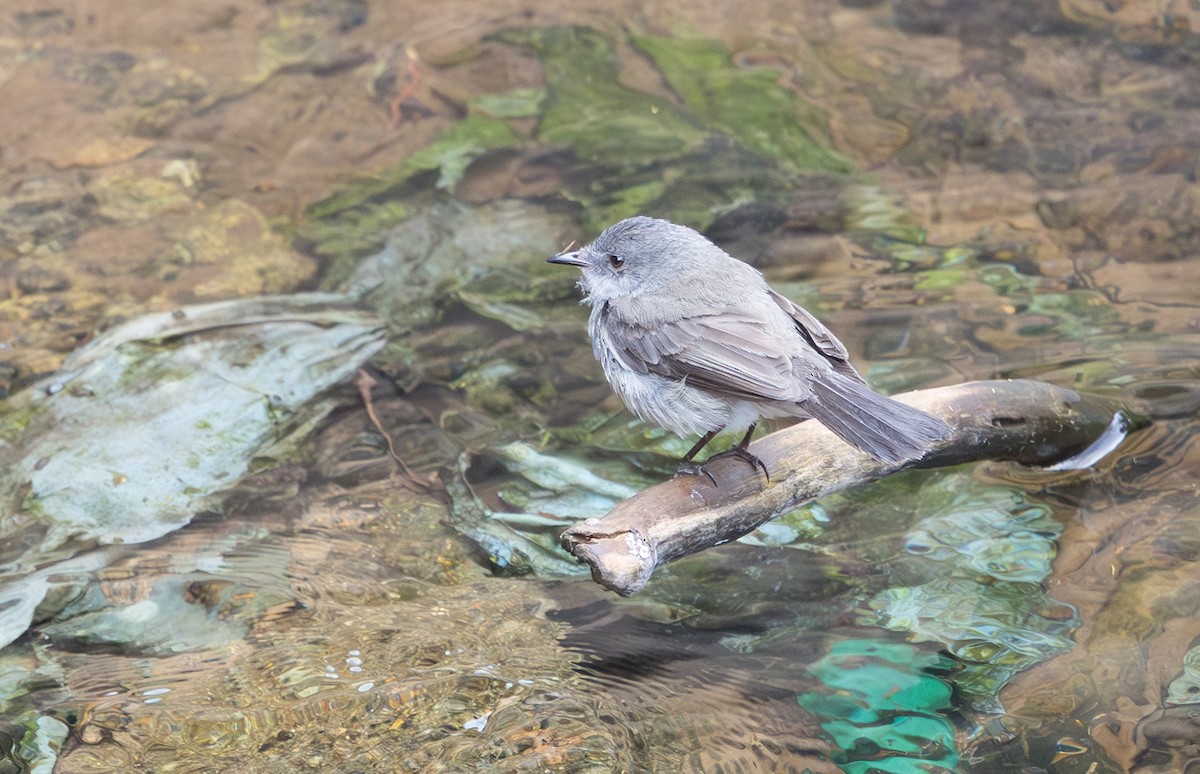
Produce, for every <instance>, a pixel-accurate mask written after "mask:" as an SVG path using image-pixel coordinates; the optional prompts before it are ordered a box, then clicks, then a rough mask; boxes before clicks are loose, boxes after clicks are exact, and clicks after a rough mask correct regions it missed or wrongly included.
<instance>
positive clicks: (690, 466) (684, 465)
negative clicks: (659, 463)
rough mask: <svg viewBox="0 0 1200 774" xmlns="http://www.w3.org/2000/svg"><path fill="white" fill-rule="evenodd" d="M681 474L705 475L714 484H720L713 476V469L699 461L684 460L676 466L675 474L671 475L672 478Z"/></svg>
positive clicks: (717, 485)
mask: <svg viewBox="0 0 1200 774" xmlns="http://www.w3.org/2000/svg"><path fill="white" fill-rule="evenodd" d="M680 476H704V477H705V478H707V479H708V480H709V481H711V482H712V485H713V486H716V487H719V486H720V485H719V484H718V483H717V479H715V478H713V474H712V471H710V470H709V469H708V468H706V467H704V466H703V465H701V464H700V463H699V462H692V461H691V460H684V461H683V462H681V463H679V466H678V467H677V468H675V475H673V476H671V478H679V477H680Z"/></svg>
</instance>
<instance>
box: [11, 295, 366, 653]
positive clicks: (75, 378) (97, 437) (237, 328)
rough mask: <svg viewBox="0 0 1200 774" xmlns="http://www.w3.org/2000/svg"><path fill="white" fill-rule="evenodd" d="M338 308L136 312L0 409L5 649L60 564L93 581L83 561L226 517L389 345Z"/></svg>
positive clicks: (286, 305)
mask: <svg viewBox="0 0 1200 774" xmlns="http://www.w3.org/2000/svg"><path fill="white" fill-rule="evenodd" d="M343 301H344V299H343V298H342V297H339V296H333V295H324V294H314V295H308V296H296V297H291V298H259V299H251V300H245V301H231V302H223V303H218V304H212V305H208V306H199V307H191V308H183V309H178V310H176V311H174V312H169V313H163V314H156V315H148V316H145V317H141V318H138V319H136V320H133V321H131V322H129V323H126V324H125V325H122V326H120V327H118V328H115V329H113V330H111V331H109V332H108V333H106V334H105V335H103V336H101V337H100V338H98V339H96V340H95V341H93V342H91V343H90V344H89V345H87V346H85V347H83V348H82V349H80V350H78V351H77V352H75V353H74V354H73V355H72V356H71V357H70V358H68V359H67V361H66V362H65V363H64V365H63V368H62V369H61V370H60V371H59V372H58V373H57V374H55V375H54V376H52V377H50V378H49V379H47V380H46V381H44V382H42V383H40V384H38V385H35V386H34V387H32V388H30V389H28V390H25V391H23V392H21V393H18V394H17V395H14V396H13V397H11V398H9V399H8V400H7V401H6V402H5V403H4V404H0V413H2V414H3V416H4V417H5V427H4V431H3V433H4V435H3V437H0V469H2V470H3V473H0V511H2V512H3V514H4V515H3V516H0V535H2V536H3V537H2V540H0V543H2V544H3V546H4V548H3V552H2V559H3V562H4V568H5V572H4V573H3V574H2V575H0V645H5V644H8V643H9V642H12V641H13V640H14V639H16V638H17V637H19V636H20V635H21V633H22V632H23V631H24V630H25V628H26V627H28V625H29V624H30V622H31V620H32V619H33V617H34V612H35V609H36V608H37V607H38V605H39V604H41V603H42V601H43V598H44V597H45V595H46V594H47V592H48V591H49V590H50V588H51V587H52V586H53V585H55V584H58V583H59V582H60V581H59V580H58V579H57V576H56V575H55V572H56V567H57V565H58V564H59V563H61V562H64V561H67V560H70V562H71V564H72V567H71V568H66V567H59V568H58V570H60V571H64V572H65V573H66V575H68V576H69V575H71V574H77V573H79V572H84V573H86V572H90V571H92V570H95V569H97V566H93V565H96V564H97V563H96V562H93V561H90V560H89V559H88V557H87V556H86V555H85V556H80V555H79V552H80V551H81V550H87V549H90V548H94V547H96V546H104V545H111V544H117V543H141V542H145V541H148V540H153V539H155V538H158V537H160V536H162V535H165V534H167V533H168V532H171V531H172V530H174V529H177V528H178V527H180V526H182V525H184V524H186V523H188V521H190V520H191V518H192V516H193V515H194V514H196V513H197V512H200V511H203V510H206V509H212V508H216V507H218V506H219V504H220V502H221V500H222V492H223V491H226V490H228V489H230V488H231V487H233V486H234V485H235V484H236V483H237V482H238V480H239V479H240V478H241V477H242V476H244V475H245V474H246V473H248V472H250V471H251V465H252V463H253V462H254V460H255V459H256V458H259V457H264V456H270V455H271V453H272V451H273V450H272V447H275V448H274V451H275V452H276V453H278V452H279V451H281V450H284V449H285V448H286V447H285V446H283V445H281V444H284V443H285V442H286V441H287V440H288V439H289V436H290V435H292V434H293V433H295V431H296V430H297V428H303V427H304V425H305V423H307V422H310V421H311V420H312V419H314V418H315V417H319V416H321V415H322V413H323V412H324V411H325V410H327V409H328V408H329V405H327V404H320V403H316V404H314V403H313V402H312V401H313V399H314V398H315V397H317V396H318V395H319V394H320V393H321V392H323V391H324V390H326V389H328V388H329V387H331V386H332V385H334V384H337V383H338V382H339V381H341V380H343V379H345V378H346V377H347V376H348V375H350V374H351V373H353V372H354V369H356V368H357V367H358V366H359V365H360V364H361V363H362V362H363V361H365V360H366V359H367V358H368V357H370V356H371V355H372V354H373V353H374V352H376V351H377V350H378V349H379V348H380V347H381V346H382V345H383V343H384V339H383V332H382V328H381V327H380V326H379V324H378V322H377V321H376V319H375V318H374V317H373V316H371V315H369V314H366V313H363V312H359V311H357V310H354V309H351V308H348V307H347V306H345V305H344V304H343V303H342V302H343ZM72 557H74V558H72ZM104 564H105V562H104V561H103V560H99V563H98V566H100V567H102V566H104ZM75 565H78V566H75ZM47 612H53V611H42V613H43V614H46V613H47Z"/></svg>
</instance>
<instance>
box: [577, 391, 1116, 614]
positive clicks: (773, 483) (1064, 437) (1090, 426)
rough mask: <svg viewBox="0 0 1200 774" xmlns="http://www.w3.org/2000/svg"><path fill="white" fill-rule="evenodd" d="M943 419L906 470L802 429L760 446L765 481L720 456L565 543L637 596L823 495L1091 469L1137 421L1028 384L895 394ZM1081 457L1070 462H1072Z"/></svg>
mask: <svg viewBox="0 0 1200 774" xmlns="http://www.w3.org/2000/svg"><path fill="white" fill-rule="evenodd" d="M894 397H895V398H896V399H897V400H899V401H901V402H902V403H907V404H909V405H911V406H916V407H918V408H921V409H924V410H925V411H928V412H929V413H931V414H934V415H935V416H938V417H941V418H942V419H944V420H945V421H946V422H947V423H948V424H949V425H950V427H951V429H952V432H951V434H950V436H949V437H948V438H947V439H946V440H945V441H942V442H940V443H938V444H936V445H935V446H933V447H932V448H931V449H930V450H929V452H928V453H927V454H925V455H924V456H923V457H922V458H920V459H918V460H914V461H910V462H906V463H899V464H896V463H888V462H881V461H879V460H876V459H872V458H871V457H868V456H867V455H865V454H863V453H862V452H860V451H858V450H857V449H855V448H853V447H851V446H849V445H848V444H846V443H845V442H844V441H842V440H841V439H839V438H838V437H837V436H835V435H834V434H833V433H831V432H830V431H829V430H826V429H825V428H824V427H822V426H821V425H820V424H819V423H817V422H802V423H800V424H798V425H794V426H792V427H789V428H787V429H785V430H780V431H779V432H776V433H772V434H771V435H768V436H766V437H765V438H762V439H760V440H758V441H757V442H755V443H753V444H751V447H750V451H751V452H752V453H753V454H754V455H755V456H757V457H758V458H759V459H761V460H762V461H763V462H765V463H766V465H767V469H768V470H769V471H770V473H771V480H770V481H769V482H768V481H767V480H766V479H765V478H764V477H763V475H762V473H761V472H760V471H758V470H757V469H753V468H752V467H751V466H750V465H747V464H746V463H745V462H744V461H743V460H740V459H737V458H734V457H724V458H720V459H716V460H713V461H712V462H711V463H710V464H708V465H707V467H708V470H709V471H710V472H711V473H712V475H713V477H714V478H715V479H716V481H717V482H719V486H714V485H713V484H712V482H711V481H709V480H708V478H707V477H705V476H686V475H685V476H680V477H678V478H673V479H671V480H669V481H664V482H663V483H661V484H657V485H655V486H652V487H650V488H649V489H647V490H645V491H644V492H641V493H639V494H637V495H635V496H633V497H631V498H629V499H628V500H626V501H624V502H622V503H621V504H620V505H618V506H617V507H616V508H614V509H613V510H612V511H610V512H609V513H608V514H607V515H606V516H604V517H603V518H600V519H589V520H588V521H586V522H584V523H582V524H577V525H576V526H574V527H570V528H569V529H567V530H566V531H565V532H563V533H562V536H561V538H560V540H561V542H562V545H563V547H564V548H565V549H567V551H569V552H571V553H572V554H574V555H575V557H576V558H578V559H580V560H581V561H583V562H585V563H587V564H588V565H590V566H591V569H592V578H593V579H594V580H595V581H596V582H597V583H599V584H600V585H601V586H604V587H605V588H607V589H610V590H612V591H615V592H617V593H618V594H620V595H622V596H629V595H631V594H633V593H635V592H637V591H638V590H640V589H641V588H642V587H643V586H645V585H646V582H647V581H649V580H650V575H651V574H652V573H653V572H654V570H655V568H657V567H658V566H659V565H662V564H666V563H667V562H670V561H672V560H675V559H678V558H680V557H683V556H687V555H688V554H693V553H696V552H697V551H702V550H704V549H706V548H711V547H713V546H716V545H720V544H722V543H726V542H729V541H730V540H736V539H737V538H739V537H741V536H742V535H745V534H746V533H748V532H751V531H752V530H754V529H755V528H757V527H758V526H759V525H761V524H763V523H765V522H767V521H770V520H771V519H773V518H775V517H776V516H779V515H780V514H783V513H787V512H788V511H790V510H793V509H794V508H797V507H799V506H800V505H802V504H803V503H805V502H807V501H809V500H813V499H815V498H817V497H821V496H823V495H827V494H831V493H833V492H837V491H840V490H843V489H848V488H850V487H853V486H858V485H860V484H864V483H866V482H868V481H874V480H875V479H878V478H882V477H883V476H886V475H889V474H891V473H895V472H896V471H899V470H903V469H907V468H914V467H918V468H933V467H943V466H949V465H958V464H961V463H964V462H976V461H979V460H1014V461H1016V462H1020V463H1023V464H1025V465H1047V466H1048V465H1054V464H1055V463H1059V465H1060V466H1061V467H1062V468H1069V467H1086V466H1087V465H1090V464H1091V462H1094V461H1095V460H1096V459H1098V458H1099V457H1101V456H1103V455H1104V454H1105V453H1107V452H1108V451H1111V450H1112V448H1113V447H1115V446H1116V444H1117V443H1118V442H1119V441H1120V439H1121V438H1123V437H1124V433H1125V431H1126V430H1127V429H1128V427H1129V420H1128V415H1126V414H1125V413H1124V412H1123V411H1122V409H1121V408H1120V406H1119V405H1118V404H1117V403H1116V402H1114V401H1112V400H1108V399H1106V398H1101V397H1097V396H1094V395H1086V394H1081V393H1077V392H1074V391H1073V390H1068V389H1065V388H1063V387H1056V386H1054V385H1052V384H1046V383H1043V382H1035V381H1029V380H1014V381H987V382H968V383H966V384H959V385H954V386H952V387H939V388H936V389H930V390H917V391H915V392H908V393H904V394H903V395H897V396H894ZM1072 458H1076V459H1077V460H1078V464H1077V465H1072V464H1071V463H1070V462H1064V461H1065V460H1072Z"/></svg>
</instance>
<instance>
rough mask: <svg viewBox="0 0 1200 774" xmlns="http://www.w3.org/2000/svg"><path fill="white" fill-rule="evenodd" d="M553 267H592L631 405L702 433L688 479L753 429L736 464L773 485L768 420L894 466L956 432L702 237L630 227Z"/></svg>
mask: <svg viewBox="0 0 1200 774" xmlns="http://www.w3.org/2000/svg"><path fill="white" fill-rule="evenodd" d="M548 262H550V263H554V264H560V265H565V266H576V267H578V268H579V269H580V270H581V275H580V280H579V286H580V288H581V290H582V291H583V294H584V298H583V302H584V303H586V304H588V305H590V307H591V312H590V314H589V316H588V334H589V336H590V338H591V342H592V351H593V353H594V354H595V356H596V359H597V360H599V361H600V365H601V368H602V369H603V371H604V375H605V377H606V379H607V380H608V383H609V384H610V385H611V386H612V388H613V390H614V391H615V392H616V394H617V395H618V396H619V397H620V398H621V400H622V402H624V404H625V405H626V406H627V407H628V408H629V410H630V411H632V412H633V413H634V414H636V415H637V416H638V417H639V418H641V419H642V420H643V421H646V422H650V423H653V424H656V425H659V426H660V427H663V428H666V429H667V430H670V431H671V432H673V433H675V434H676V435H678V436H681V437H688V436H695V435H699V436H700V439H699V441H697V443H696V444H695V445H694V446H693V447H692V449H691V450H690V451H689V452H688V453H687V454H686V455H685V456H684V458H683V460H682V461H681V463H680V467H679V470H678V471H677V473H680V474H682V473H704V474H705V475H707V476H708V477H709V478H710V479H711V478H712V475H711V473H708V471H707V470H706V469H704V468H703V467H702V466H700V465H697V464H696V463H694V462H693V460H694V458H695V456H696V455H697V454H699V453H700V451H701V450H702V449H703V448H704V447H705V446H707V445H708V443H709V442H710V441H711V440H712V439H713V437H714V436H716V435H717V434H718V433H720V432H722V431H726V430H728V431H744V435H743V437H742V439H741V440H740V441H739V442H738V443H737V444H735V445H734V446H733V447H731V448H730V449H729V450H727V451H726V452H723V453H722V454H732V455H736V456H738V457H741V458H742V459H744V460H746V461H747V462H749V463H750V464H751V465H753V466H755V467H756V468H758V469H760V470H762V472H763V475H764V476H766V477H767V479H768V480H769V479H770V474H769V472H768V471H767V469H766V465H765V464H764V463H763V462H762V460H760V459H758V458H757V457H756V456H754V455H753V454H752V453H750V451H749V449H748V446H749V444H750V439H751V437H752V436H753V435H754V431H755V429H756V428H757V426H758V423H759V421H760V420H762V419H773V418H780V417H797V418H802V419H806V418H812V419H816V420H817V421H818V422H820V423H821V424H822V425H824V426H825V427H827V428H828V429H829V430H831V431H833V432H834V433H835V434H836V435H837V436H838V437H839V438H841V439H842V440H844V441H846V442H847V443H849V444H851V445H852V446H854V447H855V448H857V449H859V450H861V451H863V452H865V453H866V454H868V455H870V456H871V457H874V458H876V459H878V460H881V461H884V462H888V463H900V462H906V461H910V460H913V459H916V458H919V457H921V456H922V455H924V454H925V453H926V452H927V451H928V450H929V448H930V447H931V446H932V445H933V444H935V443H937V442H938V441H940V440H943V439H945V438H946V437H947V436H948V435H949V434H950V428H949V426H948V425H947V424H946V423H945V422H943V421H942V420H941V419H939V418H938V417H935V416H933V415H931V414H928V413H926V412H924V411H921V410H920V409H917V408H914V407H912V406H908V405H906V404H904V403H900V402H898V401H896V400H893V399H891V398H888V397H885V396H884V395H881V394H879V393H877V392H875V391H874V390H872V389H871V388H870V387H869V386H868V385H867V383H866V380H864V379H863V377H862V375H861V374H859V372H858V371H857V370H856V369H855V367H854V366H853V365H852V364H851V363H850V356H849V353H848V352H847V350H846V347H845V346H844V345H843V344H842V343H841V341H839V340H838V338H837V337H836V336H835V335H834V334H833V333H832V332H831V331H830V330H829V329H828V328H826V327H825V325H823V324H822V323H821V322H820V321H819V320H818V319H817V318H816V317H814V316H813V315H812V314H810V313H809V312H808V311H807V310H805V309H804V308H802V307H800V306H799V305H797V304H795V303H793V302H792V301H790V300H788V299H787V298H785V297H784V296H782V295H780V294H779V293H778V292H776V291H775V290H774V289H773V288H771V286H770V285H769V284H768V283H767V281H766V279H765V278H764V277H763V275H762V273H761V272H760V271H758V270H757V269H755V268H754V267H753V266H751V265H750V264H748V263H745V262H744V261H741V260H738V259H737V258H734V257H733V256H731V255H729V254H728V253H727V252H725V251H724V250H722V249H721V248H720V247H718V246H717V245H715V244H714V243H713V242H711V241H710V240H709V239H708V238H707V237H705V236H704V235H703V234H700V233H699V232H698V231H696V230H694V229H692V228H689V227H687V226H682V225H679V224H676V223H672V222H670V221H666V220H660V219H657V218H650V217H646V216H641V215H639V216H636V217H631V218H626V219H625V220H622V221H620V222H618V223H615V224H613V225H611V226H609V227H608V228H606V229H605V230H604V231H603V232H602V233H601V234H600V235H599V236H598V237H596V239H595V240H594V241H593V242H592V243H591V244H588V245H586V246H584V247H582V248H580V249H578V250H575V251H573V252H563V253H559V254H558V255H555V256H552V257H550V258H549V259H548ZM715 456H719V455H714V457H711V458H709V459H710V460H711V459H713V458H715ZM714 483H715V482H714Z"/></svg>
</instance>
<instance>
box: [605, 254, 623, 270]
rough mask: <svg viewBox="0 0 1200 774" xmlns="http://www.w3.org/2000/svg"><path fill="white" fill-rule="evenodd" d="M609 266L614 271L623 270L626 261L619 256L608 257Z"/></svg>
mask: <svg viewBox="0 0 1200 774" xmlns="http://www.w3.org/2000/svg"><path fill="white" fill-rule="evenodd" d="M608 265H609V266H611V267H613V268H614V269H618V270H620V269H623V268H624V267H625V259H624V258H622V257H621V256H619V255H610V256H608Z"/></svg>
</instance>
